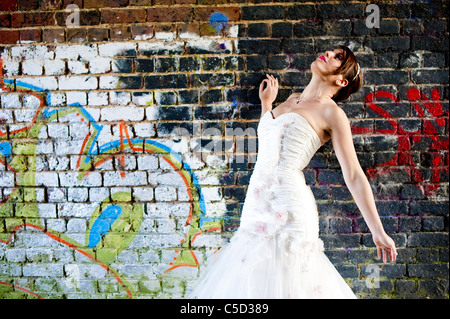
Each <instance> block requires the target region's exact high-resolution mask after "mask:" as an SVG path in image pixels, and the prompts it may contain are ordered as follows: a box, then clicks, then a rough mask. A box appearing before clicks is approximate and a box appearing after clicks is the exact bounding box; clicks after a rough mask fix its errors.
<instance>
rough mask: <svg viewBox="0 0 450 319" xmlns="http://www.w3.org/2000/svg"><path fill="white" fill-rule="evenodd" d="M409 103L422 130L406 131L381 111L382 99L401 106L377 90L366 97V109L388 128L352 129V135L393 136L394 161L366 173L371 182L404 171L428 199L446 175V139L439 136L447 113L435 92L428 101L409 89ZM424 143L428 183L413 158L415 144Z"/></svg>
mask: <svg viewBox="0 0 450 319" xmlns="http://www.w3.org/2000/svg"><path fill="white" fill-rule="evenodd" d="M407 96H408V100H409V102H410V103H411V104H412V106H413V107H414V110H415V112H416V113H417V116H418V117H419V118H420V119H421V120H422V121H423V129H421V128H418V129H416V130H412V131H411V130H406V129H405V128H404V127H403V125H402V124H401V121H400V120H399V119H396V118H394V116H393V115H392V114H391V113H389V112H388V111H386V110H385V109H383V108H382V107H381V106H379V105H378V104H377V101H376V99H377V98H384V99H388V100H391V101H393V102H395V103H398V104H399V103H400V102H399V100H398V98H397V97H396V96H395V95H394V94H392V93H390V92H387V91H384V90H379V91H374V92H371V93H369V94H368V95H367V96H366V98H365V103H366V105H367V107H368V108H369V109H371V110H373V111H374V112H375V113H377V114H378V115H379V116H381V117H382V118H383V119H384V120H385V121H387V123H389V126H390V127H389V128H375V130H373V129H369V128H362V127H356V126H354V127H352V130H353V132H354V133H363V134H372V133H375V134H384V135H395V136H396V138H397V141H398V148H397V150H396V153H395V155H394V157H392V158H391V159H390V160H388V161H386V162H384V163H382V164H379V165H376V166H373V167H368V168H367V169H366V172H367V174H368V176H369V178H371V179H375V178H377V177H379V176H382V175H386V174H390V173H392V172H393V171H394V170H398V169H403V170H404V171H405V172H406V173H408V174H410V175H411V182H412V183H414V184H416V185H418V186H419V187H420V188H421V190H422V192H423V193H424V195H425V196H431V195H432V194H433V193H434V192H435V191H436V190H437V189H438V187H439V182H440V181H441V174H448V147H449V139H448V136H444V135H442V133H440V132H441V131H442V129H445V125H446V122H447V123H448V116H449V115H448V111H445V110H444V109H443V106H442V103H441V102H440V99H441V98H440V95H439V91H438V90H437V89H433V90H431V98H428V97H427V96H426V95H425V94H424V93H422V94H421V92H420V91H419V90H418V89H417V88H411V89H409V90H408V93H407ZM424 139H429V140H431V143H430V145H429V147H428V148H427V151H428V152H429V154H430V155H431V156H432V157H433V159H432V166H431V172H432V174H431V180H429V179H428V180H427V178H426V177H425V176H424V174H423V172H421V170H420V169H419V168H418V166H419V165H418V164H419V163H417V162H416V161H415V159H414V156H413V155H412V154H413V147H414V145H413V144H414V143H420V142H421V141H422V140H424Z"/></svg>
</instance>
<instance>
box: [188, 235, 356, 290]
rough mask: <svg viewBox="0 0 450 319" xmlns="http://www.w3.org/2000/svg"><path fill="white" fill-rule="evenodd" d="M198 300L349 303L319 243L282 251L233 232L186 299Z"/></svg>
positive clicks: (266, 239)
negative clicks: (309, 300)
mask: <svg viewBox="0 0 450 319" xmlns="http://www.w3.org/2000/svg"><path fill="white" fill-rule="evenodd" d="M189 298H199V299H209V298H213V299H249V298H250V299H280V298H281V299H288V298H293V299H315V298H325V299H354V298H356V296H355V294H354V293H353V291H352V290H351V289H350V287H349V286H348V285H347V283H346V282H345V281H344V279H343V278H342V277H341V275H340V274H339V273H338V271H337V270H336V268H335V267H334V266H333V264H332V263H331V262H330V261H329V259H328V257H327V256H326V255H325V254H324V252H323V243H322V241H321V240H320V239H317V240H315V241H310V242H301V243H297V244H296V247H295V249H294V250H289V251H287V250H286V249H285V245H280V239H279V238H277V237H276V236H261V235H254V234H247V233H245V232H244V231H240V230H239V231H237V232H236V234H235V235H234V236H233V238H232V239H231V241H230V242H229V243H228V244H226V245H225V246H224V247H223V248H221V249H220V250H219V251H218V252H216V253H215V254H214V255H213V256H212V257H211V258H210V259H208V263H207V266H206V267H205V268H204V269H203V271H202V272H201V274H200V278H199V280H198V281H197V283H196V285H195V286H194V288H193V291H192V292H191V294H190V295H189Z"/></svg>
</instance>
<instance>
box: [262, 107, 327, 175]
mask: <svg viewBox="0 0 450 319" xmlns="http://www.w3.org/2000/svg"><path fill="white" fill-rule="evenodd" d="M257 133H258V160H257V164H256V166H255V169H256V168H257V166H259V167H266V168H270V169H274V168H276V167H278V168H279V169H294V170H300V171H301V170H303V169H304V168H305V167H306V166H307V165H308V164H309V162H310V160H311V158H312V157H313V156H314V154H315V153H316V152H317V150H318V149H319V148H320V147H321V145H322V142H321V140H320V138H319V136H318V135H317V133H316V132H315V131H314V129H313V128H312V127H311V125H310V124H309V123H308V121H306V120H305V118H303V117H302V116H301V115H300V114H298V113H294V112H288V113H284V114H281V115H279V116H278V117H276V118H273V117H272V114H271V112H266V113H264V115H263V116H262V118H261V120H260V122H259V124H258V128H257Z"/></svg>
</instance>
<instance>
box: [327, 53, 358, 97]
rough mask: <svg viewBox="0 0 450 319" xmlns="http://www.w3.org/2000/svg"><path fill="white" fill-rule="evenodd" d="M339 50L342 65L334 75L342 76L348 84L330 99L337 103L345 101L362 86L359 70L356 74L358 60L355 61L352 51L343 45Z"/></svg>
mask: <svg viewBox="0 0 450 319" xmlns="http://www.w3.org/2000/svg"><path fill="white" fill-rule="evenodd" d="M338 48H339V49H342V51H343V52H342V54H343V58H342V65H341V66H340V67H339V68H338V69H337V70H336V72H335V73H334V74H335V75H337V74H342V75H344V77H345V79H347V81H348V84H347V86H344V87H343V88H341V89H340V90H339V91H338V92H337V93H336V94H335V95H334V96H333V97H332V99H333V100H334V101H335V102H336V103H337V102H341V101H344V100H346V99H347V98H348V97H349V96H350V95H351V94H353V93H356V92H358V91H359V89H360V88H361V85H362V71H361V69H360V70H359V73H358V60H356V57H355V55H354V54H353V52H352V50H350V49H349V48H348V47H347V46H345V45H339V46H338Z"/></svg>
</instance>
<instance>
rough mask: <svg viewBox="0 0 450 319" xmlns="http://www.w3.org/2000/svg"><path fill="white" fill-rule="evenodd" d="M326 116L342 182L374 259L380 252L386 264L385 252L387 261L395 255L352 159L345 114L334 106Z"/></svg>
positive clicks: (352, 147)
mask: <svg viewBox="0 0 450 319" xmlns="http://www.w3.org/2000/svg"><path fill="white" fill-rule="evenodd" d="M327 117H328V120H327V122H328V123H330V125H329V126H330V130H331V131H330V134H331V139H332V142H333V148H334V151H335V153H336V156H337V159H338V160H339V163H340V165H341V168H342V173H343V176H344V180H345V183H346V185H347V187H348V189H349V190H350V193H351V194H352V195H353V198H354V199H355V202H356V205H357V206H358V208H359V210H360V211H361V213H362V215H363V217H364V220H365V221H366V223H367V226H368V227H369V229H370V232H371V233H372V238H373V241H374V243H375V245H376V246H377V253H378V258H381V253H383V261H384V262H386V261H387V256H386V250H387V252H388V253H389V257H390V260H391V261H394V260H395V259H396V256H397V251H396V248H395V243H394V241H393V240H392V239H391V238H390V237H389V236H388V235H387V234H386V232H385V231H384V228H383V225H382V224H381V220H380V217H379V215H378V212H377V208H376V206H375V200H374V197H373V193H372V189H371V187H370V184H369V181H368V180H367V177H366V175H365V174H364V171H363V170H362V168H361V165H360V164H359V161H358V157H357V156H356V151H355V147H354V145H353V138H352V132H351V128H350V124H349V120H348V118H347V115H346V114H345V113H344V111H343V110H342V109H341V108H339V107H336V108H333V111H332V112H330V113H329V114H328V116H327Z"/></svg>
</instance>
